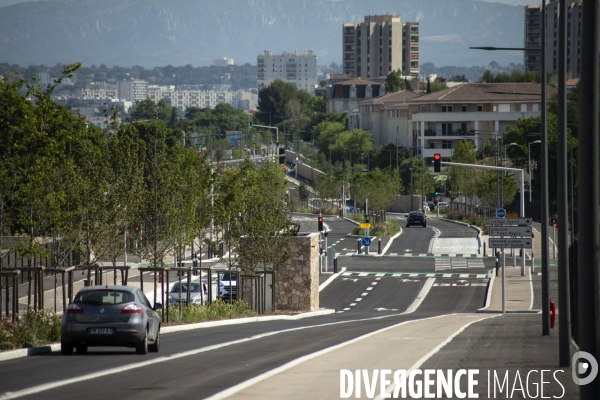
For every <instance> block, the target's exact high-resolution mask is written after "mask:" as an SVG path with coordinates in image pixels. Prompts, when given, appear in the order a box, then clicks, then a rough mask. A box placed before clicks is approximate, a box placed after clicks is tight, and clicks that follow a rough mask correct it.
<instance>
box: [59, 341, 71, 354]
mask: <svg viewBox="0 0 600 400" xmlns="http://www.w3.org/2000/svg"><path fill="white" fill-rule="evenodd" d="M60 354H62V355H63V356H70V355H71V354H73V344H71V343H67V342H60Z"/></svg>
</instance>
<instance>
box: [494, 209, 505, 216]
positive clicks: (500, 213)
mask: <svg viewBox="0 0 600 400" xmlns="http://www.w3.org/2000/svg"><path fill="white" fill-rule="evenodd" d="M496 217H498V218H506V210H505V209H504V208H499V209H498V210H497V211H496Z"/></svg>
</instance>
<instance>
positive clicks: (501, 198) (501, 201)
mask: <svg viewBox="0 0 600 400" xmlns="http://www.w3.org/2000/svg"><path fill="white" fill-rule="evenodd" d="M516 145H517V144H516V143H515V142H513V143H509V144H507V145H504V166H505V167H506V149H507V148H509V147H512V146H516ZM523 194H524V193H523ZM500 206H501V208H504V172H502V179H501V180H500Z"/></svg>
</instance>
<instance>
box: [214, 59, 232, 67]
mask: <svg viewBox="0 0 600 400" xmlns="http://www.w3.org/2000/svg"><path fill="white" fill-rule="evenodd" d="M213 65H214V66H216V67H227V66H228V65H233V58H227V57H223V58H217V59H216V60H213Z"/></svg>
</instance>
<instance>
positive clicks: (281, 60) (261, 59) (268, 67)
mask: <svg viewBox="0 0 600 400" xmlns="http://www.w3.org/2000/svg"><path fill="white" fill-rule="evenodd" d="M257 64H258V90H260V89H262V88H263V87H265V86H269V85H270V84H271V83H272V82H273V81H275V80H276V79H280V80H282V81H284V82H286V83H291V84H293V85H295V86H296V87H297V88H298V90H306V91H307V92H309V93H311V94H314V92H315V87H316V86H317V83H318V82H317V56H316V55H315V54H314V53H313V51H312V50H308V51H306V52H305V53H304V54H298V51H296V52H294V53H286V52H285V51H284V52H283V53H282V54H280V55H273V53H272V52H271V51H270V50H265V51H264V53H263V54H261V55H259V56H258V57H257Z"/></svg>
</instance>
